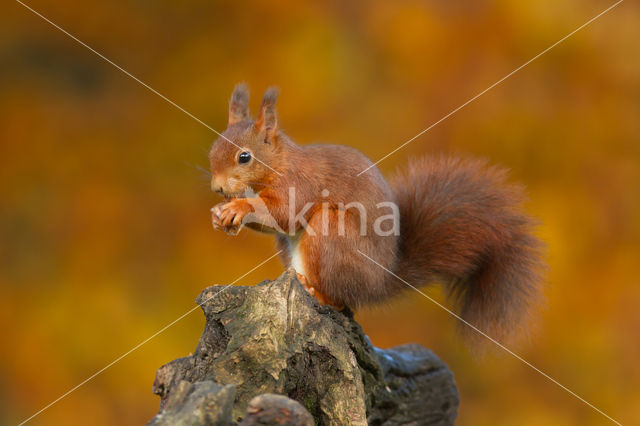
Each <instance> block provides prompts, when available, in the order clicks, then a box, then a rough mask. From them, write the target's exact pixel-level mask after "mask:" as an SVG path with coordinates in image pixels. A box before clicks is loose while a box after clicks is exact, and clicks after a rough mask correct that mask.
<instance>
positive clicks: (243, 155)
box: [238, 151, 251, 164]
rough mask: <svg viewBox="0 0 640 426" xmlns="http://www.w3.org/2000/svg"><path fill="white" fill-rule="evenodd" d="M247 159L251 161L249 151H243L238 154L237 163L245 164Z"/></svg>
mask: <svg viewBox="0 0 640 426" xmlns="http://www.w3.org/2000/svg"><path fill="white" fill-rule="evenodd" d="M249 161H251V153H250V152H247V151H244V152H241V153H240V155H238V164H247V163H248V162H249Z"/></svg>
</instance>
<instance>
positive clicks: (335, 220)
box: [209, 83, 542, 338]
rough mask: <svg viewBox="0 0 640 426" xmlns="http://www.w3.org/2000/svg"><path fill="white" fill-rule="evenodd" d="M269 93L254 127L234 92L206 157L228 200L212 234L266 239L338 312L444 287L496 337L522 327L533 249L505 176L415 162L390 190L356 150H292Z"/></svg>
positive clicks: (533, 282)
mask: <svg viewBox="0 0 640 426" xmlns="http://www.w3.org/2000/svg"><path fill="white" fill-rule="evenodd" d="M278 93H279V92H278V90H277V89H275V88H269V89H268V90H267V91H266V93H265V95H264V98H263V100H262V104H261V106H260V110H259V113H258V117H257V119H255V120H253V119H252V118H251V116H250V114H249V108H248V102H249V92H248V89H247V87H246V85H244V83H241V84H238V85H237V86H236V87H235V89H234V91H233V94H232V96H231V99H230V102H229V122H228V127H227V129H226V130H225V131H224V132H223V133H222V137H220V138H218V139H217V140H216V141H215V142H214V144H213V146H212V148H211V151H210V154H209V159H210V163H211V176H212V179H211V187H212V189H213V190H214V191H216V192H218V193H220V194H222V195H223V196H224V197H225V200H224V201H223V202H222V203H220V204H218V205H216V206H215V207H214V208H212V209H211V210H212V221H213V226H214V228H216V229H220V230H224V231H227V232H229V233H232V234H235V233H237V232H239V230H240V228H241V227H243V226H247V227H249V228H251V229H253V230H256V231H259V232H266V233H272V234H274V235H275V237H276V242H277V246H278V248H279V249H280V250H281V257H282V259H283V261H284V263H285V264H286V265H287V266H289V267H293V268H295V270H296V272H297V274H298V278H299V280H300V281H301V283H302V284H303V285H304V286H305V287H306V288H307V290H309V292H310V293H311V294H313V295H314V296H315V297H316V299H317V300H318V301H319V302H320V303H322V304H329V305H332V306H334V307H336V308H338V309H340V308H342V307H345V306H347V307H350V308H358V307H361V306H365V305H370V304H375V303H380V302H385V301H388V300H389V299H390V298H391V297H393V296H394V295H396V294H397V293H400V292H401V291H402V290H406V289H408V288H409V286H407V285H406V283H404V282H403V281H402V280H404V281H406V282H407V283H409V284H411V285H413V286H422V285H428V284H432V283H441V284H443V285H444V288H445V290H446V292H447V294H448V295H449V296H451V297H452V298H453V299H454V301H455V302H457V303H458V307H459V313H460V316H461V317H462V318H463V319H464V320H466V321H468V322H469V323H471V324H473V325H474V326H476V327H477V328H479V329H480V330H482V331H483V332H485V333H487V334H489V335H491V336H492V337H494V338H503V337H506V334H507V332H509V331H511V330H513V329H515V328H516V327H517V326H518V325H519V323H521V322H522V320H523V319H524V317H525V314H526V313H527V311H528V308H529V307H530V305H531V302H532V301H534V300H535V299H536V298H537V296H539V293H540V284H539V283H540V274H539V271H540V266H541V265H542V262H541V260H540V248H541V243H540V241H539V240H538V239H537V238H536V237H535V236H534V235H533V234H532V228H533V225H534V221H533V219H532V218H531V217H529V216H528V215H527V214H526V213H525V212H524V211H523V210H522V202H523V198H524V196H523V190H522V189H521V187H520V186H517V185H513V184H509V183H507V182H506V172H505V170H503V169H501V168H498V167H495V166H488V165H487V164H486V163H485V162H484V161H480V160H462V159H457V158H449V157H445V156H434V157H424V158H418V159H414V160H413V161H410V162H409V164H408V167H407V168H406V169H404V170H401V171H400V172H399V173H397V174H396V175H395V176H393V177H392V178H391V179H390V180H389V182H387V181H386V180H385V178H384V177H383V176H382V174H381V173H380V171H379V170H378V168H377V167H375V166H374V165H373V164H372V162H371V161H370V160H369V159H368V158H367V157H366V156H364V155H363V154H362V153H360V152H359V151H357V150H355V149H353V148H349V147H346V146H340V145H306V146H299V145H296V144H295V143H294V142H293V141H292V140H291V139H290V138H289V137H288V136H287V135H285V134H284V133H283V132H282V131H281V130H280V128H279V123H278V116H277V113H276V108H275V103H276V99H277V97H278ZM364 170H366V172H364V173H362V172H363V171H364ZM350 203H352V204H350ZM381 206H384V207H381ZM394 206H395V208H394ZM394 219H395V220H394ZM385 222H386V223H385ZM383 225H384V226H383ZM363 231H364V232H363ZM365 255H366V256H365ZM373 261H375V262H376V263H377V264H376V263H374V262H373ZM394 275H396V276H397V277H396V276H394ZM398 277H400V278H401V279H402V280H400V279H398Z"/></svg>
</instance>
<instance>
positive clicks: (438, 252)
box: [391, 157, 542, 340]
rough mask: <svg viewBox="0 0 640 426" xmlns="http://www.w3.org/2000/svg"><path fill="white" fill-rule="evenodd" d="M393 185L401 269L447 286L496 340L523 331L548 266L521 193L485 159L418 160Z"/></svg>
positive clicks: (411, 277)
mask: <svg viewBox="0 0 640 426" xmlns="http://www.w3.org/2000/svg"><path fill="white" fill-rule="evenodd" d="M391 185H392V187H393V190H394V193H395V196H396V202H397V203H398V207H399V209H400V223H401V236H400V238H401V241H400V252H399V259H398V264H397V267H396V270H395V271H394V272H395V273H396V274H397V275H399V276H400V277H402V278H403V279H405V280H406V281H407V282H409V283H411V284H412V285H423V284H429V283H431V282H434V281H438V282H442V283H443V284H445V288H446V291H447V294H448V295H449V296H450V297H451V298H452V299H453V300H455V301H456V302H457V304H458V312H459V314H460V316H461V317H462V318H463V319H465V320H466V321H468V322H469V323H471V324H473V325H474V326H476V327H477V328H479V329H480V330H482V331H483V332H485V333H487V334H488V335H489V336H491V337H493V338H496V339H499V340H502V339H504V338H505V337H508V334H509V332H512V331H514V330H517V329H518V325H519V324H521V322H522V320H523V319H524V318H525V317H526V314H527V311H528V308H529V307H530V305H531V304H532V302H533V301H535V300H536V299H538V296H539V294H540V281H541V279H540V278H541V277H540V271H541V266H542V261H541V247H542V245H541V243H540V241H539V240H538V239H537V238H536V237H535V236H533V235H532V233H531V232H532V227H533V225H534V221H533V220H532V218H531V217H529V216H528V215H527V214H526V213H524V211H523V210H522V202H523V200H524V195H523V191H522V188H520V187H519V186H516V185H512V184H509V183H507V182H506V171H505V170H503V169H500V168H497V167H491V166H488V165H487V163H486V162H484V161H481V160H460V159H456V158H448V157H435V158H420V159H417V160H415V161H412V162H410V164H409V167H408V168H407V169H406V170H404V171H403V172H400V173H398V174H397V175H396V176H395V177H394V178H393V179H392V180H391ZM462 330H463V332H465V335H468V336H470V335H473V331H472V330H470V329H469V327H466V326H464V325H462ZM468 333H470V334H468Z"/></svg>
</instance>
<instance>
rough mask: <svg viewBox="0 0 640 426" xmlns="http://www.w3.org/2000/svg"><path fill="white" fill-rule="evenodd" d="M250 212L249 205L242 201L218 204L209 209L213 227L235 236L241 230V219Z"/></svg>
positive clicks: (236, 200)
mask: <svg viewBox="0 0 640 426" xmlns="http://www.w3.org/2000/svg"><path fill="white" fill-rule="evenodd" d="M250 212H251V205H250V204H249V203H247V202H246V200H244V199H235V200H231V201H228V202H224V203H220V204H218V205H216V206H215V207H213V208H212V209H211V220H212V223H213V227H214V228H215V229H220V230H222V231H225V232H226V233H227V234H230V235H237V234H238V232H240V229H242V225H243V223H242V219H244V217H245V216H246V215H247V214H248V213H250Z"/></svg>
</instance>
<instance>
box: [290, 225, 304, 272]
mask: <svg viewBox="0 0 640 426" xmlns="http://www.w3.org/2000/svg"><path fill="white" fill-rule="evenodd" d="M300 237H301V235H296V236H295V237H290V238H289V255H290V256H291V267H292V268H293V269H295V270H296V272H297V273H299V274H300V275H304V276H306V273H305V269H304V261H303V258H302V253H301V252H300Z"/></svg>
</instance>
